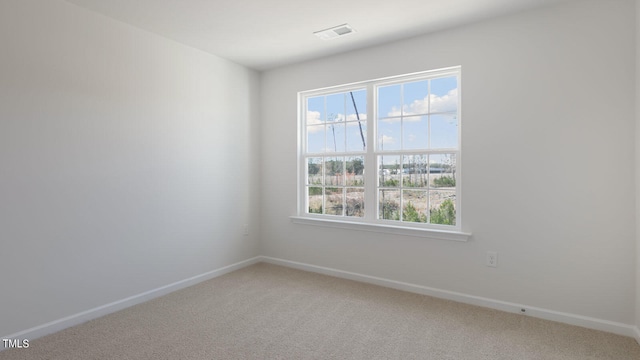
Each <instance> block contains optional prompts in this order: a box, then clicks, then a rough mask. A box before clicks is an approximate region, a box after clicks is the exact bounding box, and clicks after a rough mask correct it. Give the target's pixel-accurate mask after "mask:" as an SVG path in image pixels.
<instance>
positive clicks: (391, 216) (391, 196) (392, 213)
mask: <svg viewBox="0 0 640 360" xmlns="http://www.w3.org/2000/svg"><path fill="white" fill-rule="evenodd" d="M378 199H379V202H378V219H385V220H400V190H380V191H379V194H378Z"/></svg>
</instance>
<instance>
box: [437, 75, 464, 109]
mask: <svg viewBox="0 0 640 360" xmlns="http://www.w3.org/2000/svg"><path fill="white" fill-rule="evenodd" d="M430 103H431V110H430V112H431V113H438V112H456V111H457V110H458V80H457V79H456V77H455V76H450V77H446V78H440V79H433V80H431V96H430Z"/></svg>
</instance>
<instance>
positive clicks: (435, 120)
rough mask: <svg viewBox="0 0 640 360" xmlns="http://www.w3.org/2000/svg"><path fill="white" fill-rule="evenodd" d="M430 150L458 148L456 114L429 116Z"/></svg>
mask: <svg viewBox="0 0 640 360" xmlns="http://www.w3.org/2000/svg"><path fill="white" fill-rule="evenodd" d="M430 135H431V148H432V149H455V148H457V147H458V119H457V116H456V114H442V115H431V133H430Z"/></svg>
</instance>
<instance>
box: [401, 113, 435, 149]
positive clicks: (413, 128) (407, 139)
mask: <svg viewBox="0 0 640 360" xmlns="http://www.w3.org/2000/svg"><path fill="white" fill-rule="evenodd" d="M402 126H403V129H402V148H403V149H405V150H407V149H411V150H413V149H427V139H428V133H429V122H428V118H427V117H426V116H409V117H405V118H403V119H402Z"/></svg>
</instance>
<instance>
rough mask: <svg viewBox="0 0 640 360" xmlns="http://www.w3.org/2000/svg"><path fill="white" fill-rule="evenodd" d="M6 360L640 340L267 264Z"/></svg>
mask: <svg viewBox="0 0 640 360" xmlns="http://www.w3.org/2000/svg"><path fill="white" fill-rule="evenodd" d="M0 359H3V360H4V359H6V360H8V359H65V360H67V359H68V360H74V359H82V360H87V359H492V360H495V359H510V360H511V359H514V360H525V359H545V360H554V359H563V360H564V359H576V360H589V359H615V360H624V359H633V360H638V359H640V346H639V345H638V344H637V343H636V342H635V340H634V339H632V338H628V337H623V336H617V335H613V334H608V333H604V332H599V331H595V330H589V329H584V328H580V327H575V326H569V325H564V324H559V323H554V322H550V321H544V320H539V319H534V318H531V317H527V316H522V315H519V314H509V313H504V312H500V311H495V310H489V309H484V308H480V307H475V306H469V305H464V304H459V303H455V302H451V301H446V300H439V299H435V298H431V297H427V296H422V295H416V294H412V293H407V292H402V291H397V290H392V289H387V288H383V287H378V286H373V285H368V284H362V283H358V282H354V281H349V280H343V279H338V278H333V277H329V276H324V275H318V274H313V273H308V272H304V271H299V270H294V269H288V268H283V267H280V266H275V265H269V264H257V265H253V266H251V267H248V268H244V269H242V270H238V271H235V272H233V273H230V274H227V275H224V276H221V277H218V278H216V279H213V280H210V281H206V282H203V283H200V284H198V285H196V286H193V287H190V288H187V289H184V290H181V291H178V292H175V293H172V294H169V295H167V296H164V297H161V298H158V299H155V300H152V301H150V302H147V303H144V304H140V305H137V306H134V307H131V308H128V309H125V310H123V311H120V312H117V313H114V314H111V315H108V316H105V317H102V318H99V319H96V320H93V321H90V322H87V323H85V324H82V325H79V326H75V327H72V328H69V329H66V330H63V331H61V332H58V333H55V334H52V335H49V336H46V337H43V338H40V339H36V340H33V341H31V343H30V346H29V348H28V349H11V350H6V351H2V352H0Z"/></svg>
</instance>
